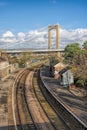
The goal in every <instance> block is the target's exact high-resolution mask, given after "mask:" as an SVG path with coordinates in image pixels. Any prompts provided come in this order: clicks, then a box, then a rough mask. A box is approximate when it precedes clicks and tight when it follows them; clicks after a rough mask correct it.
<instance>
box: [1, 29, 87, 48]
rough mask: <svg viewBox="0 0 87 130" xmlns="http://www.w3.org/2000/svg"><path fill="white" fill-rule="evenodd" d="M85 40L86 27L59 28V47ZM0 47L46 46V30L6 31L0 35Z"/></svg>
mask: <svg viewBox="0 0 87 130" xmlns="http://www.w3.org/2000/svg"><path fill="white" fill-rule="evenodd" d="M55 35H56V33H55V31H54V30H53V31H52V47H53V48H54V47H55V45H56V44H55V42H56V38H55ZM86 40H87V29H75V30H66V29H62V28H60V47H61V48H64V47H65V46H66V45H67V44H71V43H74V42H78V43H80V45H82V44H83V43H84V41H86ZM0 48H3V49H28V48H29V49H39V48H48V32H47V30H44V29H43V30H30V31H29V32H26V33H24V32H19V33H17V34H15V35H14V34H13V33H12V32H11V31H6V32H5V33H4V34H2V35H1V36H0Z"/></svg>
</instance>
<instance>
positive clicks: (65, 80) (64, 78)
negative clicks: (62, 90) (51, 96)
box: [58, 68, 74, 87]
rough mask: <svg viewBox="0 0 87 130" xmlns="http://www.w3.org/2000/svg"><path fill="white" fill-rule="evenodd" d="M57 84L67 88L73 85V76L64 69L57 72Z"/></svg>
mask: <svg viewBox="0 0 87 130" xmlns="http://www.w3.org/2000/svg"><path fill="white" fill-rule="evenodd" d="M58 74H59V78H58V80H59V84H60V85H61V86H63V87H69V86H70V85H71V84H73V83H74V76H73V74H72V73H71V71H70V70H69V69H68V68H64V69H62V70H61V71H59V73H58Z"/></svg>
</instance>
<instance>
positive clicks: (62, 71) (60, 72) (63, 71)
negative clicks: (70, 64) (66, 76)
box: [59, 68, 69, 75]
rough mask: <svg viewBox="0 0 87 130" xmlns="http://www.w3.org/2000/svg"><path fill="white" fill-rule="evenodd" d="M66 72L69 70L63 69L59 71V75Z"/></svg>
mask: <svg viewBox="0 0 87 130" xmlns="http://www.w3.org/2000/svg"><path fill="white" fill-rule="evenodd" d="M67 70H69V69H68V68H64V69H62V70H61V71H59V74H60V75H62V74H63V73H65V72H66V71H67Z"/></svg>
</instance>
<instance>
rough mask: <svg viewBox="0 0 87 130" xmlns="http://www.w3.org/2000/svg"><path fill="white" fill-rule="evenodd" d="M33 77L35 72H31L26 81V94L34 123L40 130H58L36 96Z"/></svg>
mask: <svg viewBox="0 0 87 130" xmlns="http://www.w3.org/2000/svg"><path fill="white" fill-rule="evenodd" d="M33 75H34V72H33V71H31V72H30V74H29V75H28V77H27V79H26V85H25V87H26V89H25V90H26V91H25V93H26V98H27V102H28V107H29V109H30V112H31V115H32V118H33V120H34V123H35V125H36V127H37V129H38V130H57V129H56V127H55V126H54V125H53V124H52V123H51V122H50V120H49V118H48V116H47V114H46V113H45V112H44V110H43V108H42V106H41V104H40V102H39V101H38V99H37V96H36V95H35V91H34V88H33Z"/></svg>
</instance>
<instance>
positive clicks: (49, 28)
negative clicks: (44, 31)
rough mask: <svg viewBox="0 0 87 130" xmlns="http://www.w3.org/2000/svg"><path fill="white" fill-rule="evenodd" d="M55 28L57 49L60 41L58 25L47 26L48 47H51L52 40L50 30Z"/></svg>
mask: <svg viewBox="0 0 87 130" xmlns="http://www.w3.org/2000/svg"><path fill="white" fill-rule="evenodd" d="M53 29H55V30H56V49H59V47H60V42H59V25H53V26H52V25H51V26H48V49H51V46H52V41H51V30H53Z"/></svg>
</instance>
